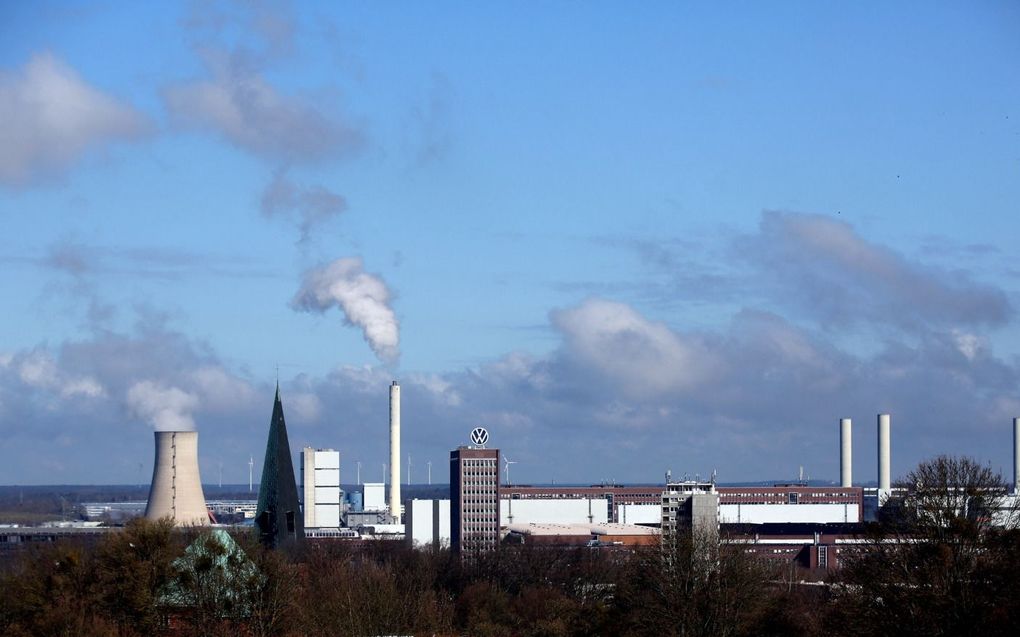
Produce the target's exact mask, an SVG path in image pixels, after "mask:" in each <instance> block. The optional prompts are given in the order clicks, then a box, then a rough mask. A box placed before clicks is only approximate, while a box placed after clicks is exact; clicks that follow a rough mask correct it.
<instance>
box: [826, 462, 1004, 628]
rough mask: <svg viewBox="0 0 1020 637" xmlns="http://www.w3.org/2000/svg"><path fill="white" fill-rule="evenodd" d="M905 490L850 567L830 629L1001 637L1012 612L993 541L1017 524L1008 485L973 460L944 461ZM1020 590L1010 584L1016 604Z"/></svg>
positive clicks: (922, 469)
mask: <svg viewBox="0 0 1020 637" xmlns="http://www.w3.org/2000/svg"><path fill="white" fill-rule="evenodd" d="M898 486H899V487H901V489H902V495H899V496H896V497H894V498H892V499H891V500H890V501H889V502H888V503H887V504H886V506H885V507H884V508H883V511H882V514H881V518H880V523H879V524H878V525H876V526H874V527H873V528H872V529H871V531H870V533H869V534H868V536H867V537H866V538H864V539H865V542H864V543H863V544H862V545H861V546H860V547H859V549H858V551H857V552H856V554H851V555H849V556H848V557H847V560H846V562H845V568H844V570H843V575H842V587H841V588H837V589H836V591H837V594H836V602H837V604H836V605H835V606H834V612H833V614H832V619H833V621H832V622H831V625H832V627H833V628H838V630H839V632H842V633H844V634H862V635H864V634H891V633H896V634H900V635H925V636H929V635H967V634H983V635H989V634H994V633H995V630H994V628H993V626H994V625H995V623H996V622H995V617H996V616H997V613H998V610H997V608H998V606H999V605H1000V604H1002V603H1013V604H1014V605H1015V602H1009V601H1008V600H1005V601H1004V600H1003V599H1002V594H1003V590H1002V586H1001V584H999V585H996V584H995V583H994V582H995V580H994V579H993V578H992V577H991V571H990V570H989V567H990V565H994V564H995V563H996V562H997V561H999V559H1000V553H1001V549H1002V547H1003V543H1002V542H997V541H992V540H994V539H995V538H997V537H999V534H1000V533H1002V531H1003V527H1002V525H1003V524H1011V523H1013V520H1014V519H1015V516H1012V515H1011V511H1010V509H1009V507H1007V506H1006V502H1007V501H1006V485H1005V483H1004V482H1003V479H1002V477H1001V476H1000V475H999V474H997V473H995V472H994V471H992V470H991V469H990V468H988V467H987V466H983V465H981V464H980V463H978V462H976V461H974V460H972V459H970V458H958V457H950V456H939V457H937V458H934V459H932V460H929V461H926V462H923V463H921V464H920V465H918V467H917V468H916V469H914V470H912V471H911V472H909V473H908V474H907V475H906V476H905V477H904V478H903V479H902V480H900V481H899V482H898ZM1005 546H1008V543H1007V544H1006V545H1005ZM1006 577H1007V579H1008V578H1009V576H1008V575H1007V576H1006ZM1000 581H1001V580H1000ZM1017 583H1020V580H1018V579H1017V576H1016V575H1013V580H1012V586H1013V590H1012V592H1011V593H1010V596H1012V597H1015V591H1016V585H1017ZM1007 590H1008V589H1007Z"/></svg>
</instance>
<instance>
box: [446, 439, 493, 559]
mask: <svg viewBox="0 0 1020 637" xmlns="http://www.w3.org/2000/svg"><path fill="white" fill-rule="evenodd" d="M486 437H487V436H486ZM450 543H451V545H452V547H453V550H454V551H455V552H457V553H459V554H461V555H470V554H474V553H480V552H483V551H491V550H493V549H495V548H496V545H497V544H499V449H486V448H484V447H458V448H457V449H454V450H453V451H451V452H450Z"/></svg>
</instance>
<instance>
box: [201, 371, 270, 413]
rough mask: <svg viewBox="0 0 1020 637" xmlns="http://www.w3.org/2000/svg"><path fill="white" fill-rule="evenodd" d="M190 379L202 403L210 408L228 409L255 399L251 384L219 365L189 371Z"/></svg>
mask: <svg viewBox="0 0 1020 637" xmlns="http://www.w3.org/2000/svg"><path fill="white" fill-rule="evenodd" d="M190 380H191V383H192V384H193V385H194V389H195V391H196V392H197V393H198V394H199V395H200V396H201V397H202V404H203V405H205V406H206V407H208V408H210V409H215V410H218V411H230V410H232V409H236V408H237V407H238V406H239V405H243V404H246V403H249V402H251V401H252V400H254V399H255V390H254V389H253V388H252V386H251V385H249V384H248V383H247V382H245V381H244V380H241V379H240V378H238V377H236V376H234V375H233V374H230V373H229V372H227V371H226V370H225V369H223V368H222V367H219V366H214V365H206V366H203V367H200V368H199V369H197V370H195V371H194V372H192V373H191V378H190Z"/></svg>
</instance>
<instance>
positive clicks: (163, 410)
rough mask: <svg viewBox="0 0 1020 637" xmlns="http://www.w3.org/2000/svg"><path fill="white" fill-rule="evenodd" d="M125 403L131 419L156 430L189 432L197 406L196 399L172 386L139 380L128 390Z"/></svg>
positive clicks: (192, 426) (193, 423) (192, 425)
mask: <svg viewBox="0 0 1020 637" xmlns="http://www.w3.org/2000/svg"><path fill="white" fill-rule="evenodd" d="M127 404H128V409H130V410H131V413H132V414H134V415H135V417H137V418H141V419H143V420H145V421H146V422H148V423H150V424H151V425H152V426H153V427H155V429H156V431H192V430H193V429H194V428H195V421H194V419H193V418H192V417H191V412H192V410H194V409H195V408H196V407H198V398H197V397H196V396H195V395H194V394H189V393H188V392H186V391H183V390H181V389H178V388H176V387H163V386H162V385H158V384H156V383H154V382H152V381H150V380H143V381H141V382H138V383H135V384H134V385H132V386H131V388H130V389H129V390H128V392H127Z"/></svg>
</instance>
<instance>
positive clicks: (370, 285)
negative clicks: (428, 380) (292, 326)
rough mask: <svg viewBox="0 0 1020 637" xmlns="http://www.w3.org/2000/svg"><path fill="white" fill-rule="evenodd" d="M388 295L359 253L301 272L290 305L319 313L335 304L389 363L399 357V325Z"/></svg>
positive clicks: (383, 282) (378, 355)
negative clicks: (364, 266) (364, 263)
mask: <svg viewBox="0 0 1020 637" xmlns="http://www.w3.org/2000/svg"><path fill="white" fill-rule="evenodd" d="M390 297H391V294H390V290H389V288H388V287H387V286H386V282H385V281H383V280H382V279H381V278H379V277H378V276H376V275H374V274H368V273H367V272H365V270H364V268H363V266H362V262H361V258H360V257H345V258H343V259H337V260H336V261H333V262H332V263H328V264H326V265H323V266H320V267H317V268H313V269H311V270H309V271H307V272H305V275H304V281H303V283H302V285H301V289H300V290H298V293H297V294H296V295H295V296H294V300H293V301H291V306H292V307H293V308H294V309H295V310H301V311H303V312H319V313H323V312H325V311H326V310H328V309H329V308H331V307H333V306H334V305H335V306H337V307H339V308H340V311H341V312H343V313H344V319H345V322H346V323H347V324H348V325H353V326H356V327H359V328H361V331H362V334H363V335H364V337H365V341H366V342H368V345H369V347H371V348H372V351H373V352H375V355H376V356H377V357H378V358H379V360H381V361H383V362H384V363H393V362H396V360H397V358H399V357H400V326H399V324H398V322H397V317H396V315H395V314H394V312H393V309H392V308H391V307H390V305H389V304H390Z"/></svg>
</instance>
